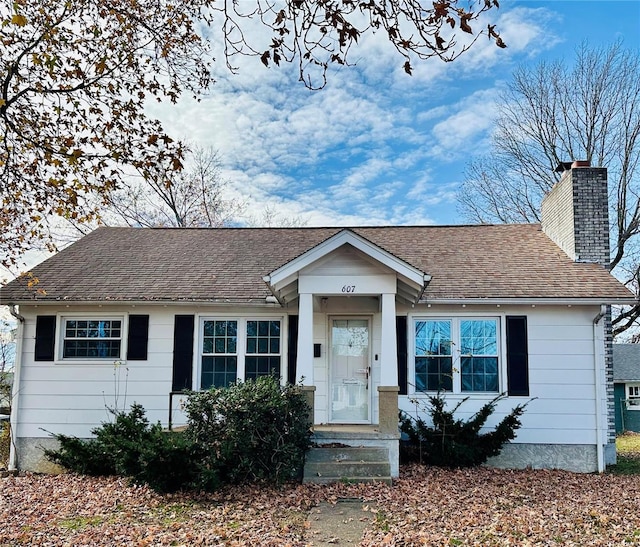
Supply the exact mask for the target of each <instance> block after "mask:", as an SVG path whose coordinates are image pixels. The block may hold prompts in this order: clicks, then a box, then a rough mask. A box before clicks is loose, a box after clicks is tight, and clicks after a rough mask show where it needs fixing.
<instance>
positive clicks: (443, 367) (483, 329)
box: [414, 317, 500, 393]
mask: <svg viewBox="0 0 640 547" xmlns="http://www.w3.org/2000/svg"><path fill="white" fill-rule="evenodd" d="M499 361H500V359H499V320H498V318H475V317H460V318H434V319H416V320H415V321H414V365H415V368H414V382H415V383H414V385H415V390H416V391H417V392H420V391H423V392H424V391H438V390H443V391H452V392H454V393H458V392H459V393H497V392H498V391H499V388H500V375H499V370H500V367H499Z"/></svg>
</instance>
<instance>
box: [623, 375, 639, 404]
mask: <svg viewBox="0 0 640 547" xmlns="http://www.w3.org/2000/svg"><path fill="white" fill-rule="evenodd" d="M624 391H625V396H626V399H627V410H640V382H627V383H626V384H625V386H624Z"/></svg>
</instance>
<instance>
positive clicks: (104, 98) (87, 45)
mask: <svg viewBox="0 0 640 547" xmlns="http://www.w3.org/2000/svg"><path fill="white" fill-rule="evenodd" d="M497 8H498V2H497V0H472V1H470V2H461V1H460V0H439V1H436V2H424V1H423V0H360V1H356V0H243V1H242V2H238V1H237V0H221V1H218V0H108V1H102V0H73V1H71V0H62V1H60V0H39V1H38V2H34V1H33V0H14V1H12V2H5V3H2V4H0V43H1V44H2V55H1V56H0V192H1V194H0V195H1V199H2V212H1V213H0V253H1V254H2V256H3V258H2V262H1V264H2V265H3V266H5V267H12V266H16V265H17V262H18V260H19V257H20V256H21V255H22V254H23V253H24V252H25V251H27V250H29V249H31V248H33V247H34V245H36V244H40V245H44V246H46V247H48V248H49V249H51V250H53V249H54V247H55V245H54V240H53V238H52V237H51V235H50V234H49V233H48V230H47V228H46V225H47V223H48V222H49V220H50V219H51V218H52V217H56V216H57V217H62V218H65V219H68V220H70V221H71V222H72V223H74V224H76V225H83V224H85V223H90V222H92V221H94V220H95V219H96V218H98V214H99V209H100V207H101V206H102V204H103V202H104V203H106V202H108V201H109V199H110V197H111V195H112V193H113V192H114V191H118V190H123V189H125V188H127V186H128V183H129V182H130V177H131V176H132V173H145V174H146V173H152V174H153V175H152V176H156V174H157V168H156V166H162V169H164V170H166V169H169V171H170V172H172V173H175V172H178V171H180V169H181V168H182V166H183V159H184V153H185V150H184V147H183V145H182V144H181V143H180V142H175V141H174V140H173V139H172V138H171V137H170V136H169V134H168V133H167V132H166V131H165V129H164V128H163V127H162V124H161V123H160V122H159V121H158V120H155V119H152V118H150V117H149V116H148V115H147V113H146V112H145V105H146V104H147V102H148V101H167V102H169V103H175V102H176V101H177V100H178V99H179V98H180V97H181V96H182V95H183V94H184V93H190V94H192V95H193V96H196V97H198V96H199V95H200V94H201V93H203V92H205V91H206V90H207V89H208V88H209V86H210V85H211V83H212V81H211V75H210V63H211V62H212V61H213V59H212V57H211V48H210V45H211V42H212V41H213V40H214V39H220V40H221V41H222V42H223V43H224V52H225V56H226V63H227V66H228V67H229V68H230V69H231V70H232V72H233V70H234V67H233V59H234V57H235V56H237V55H250V56H256V57H257V58H259V59H260V60H262V62H263V63H264V64H265V65H267V66H271V65H272V64H275V65H278V64H281V63H283V62H288V63H297V64H298V68H299V75H300V80H301V81H302V82H304V85H306V86H307V87H309V88H313V89H315V88H320V87H323V86H324V84H325V83H326V78H327V70H328V67H329V66H331V65H332V64H333V65H349V64H351V61H350V51H351V49H352V47H354V46H355V45H356V44H357V43H358V42H359V41H360V40H361V38H362V37H363V36H364V35H366V34H371V33H374V32H379V33H382V36H383V37H384V38H385V39H386V40H388V43H389V46H390V47H391V48H392V49H393V50H395V51H396V52H397V53H398V54H399V55H400V62H401V63H402V65H401V66H403V67H404V70H405V71H406V72H407V73H411V71H412V65H413V64H415V63H416V62H419V61H422V60H426V59H431V58H434V57H435V58H439V59H441V60H443V61H452V60H454V59H456V58H457V57H458V56H459V55H461V54H462V53H464V52H465V51H467V50H468V49H469V48H470V47H472V46H473V44H474V43H475V42H476V40H477V39H478V37H479V36H481V35H485V36H488V37H489V39H490V40H492V41H493V42H494V43H495V44H496V45H497V46H499V47H505V44H504V43H503V41H502V39H501V38H500V36H499V34H498V32H497V31H496V30H495V25H492V24H490V23H487V22H485V21H483V22H482V23H481V22H480V19H481V18H482V17H483V16H484V14H485V13H487V12H491V11H492V10H493V11H494V10H495V9H497ZM217 33H219V34H217ZM460 36H464V37H465V39H460ZM265 40H266V41H265ZM167 173H168V172H167ZM171 178H172V177H171V176H169V174H168V175H167V177H166V179H165V180H163V181H162V182H158V184H165V183H166V182H167V181H170V180H171ZM151 184H152V185H153V184H154V183H153V179H152V180H151ZM157 187H159V186H157ZM209 213H211V214H212V211H209ZM211 221H212V222H213V217H212V219H211Z"/></svg>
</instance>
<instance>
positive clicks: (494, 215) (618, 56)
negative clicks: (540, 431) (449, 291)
mask: <svg viewBox="0 0 640 547" xmlns="http://www.w3.org/2000/svg"><path fill="white" fill-rule="evenodd" d="M638 74H640V55H639V52H638V51H637V50H627V49H624V48H623V46H622V43H621V42H617V43H615V44H613V45H612V46H610V47H609V48H607V49H591V48H589V47H588V45H587V44H583V45H582V46H581V47H580V48H579V49H578V50H577V51H576V57H575V62H574V65H573V67H570V68H569V67H567V66H566V65H565V64H563V63H553V64H545V63H541V64H539V65H537V66H535V67H522V68H520V69H518V70H517V71H516V72H515V74H514V76H513V79H512V81H511V82H510V84H509V87H508V89H507V91H506V92H505V93H504V95H503V96H502V97H501V99H500V102H499V117H498V120H497V123H496V132H495V135H494V138H493V151H492V153H491V155H490V156H489V157H486V158H481V159H479V160H476V161H474V162H472V163H471V165H470V166H469V168H468V171H467V176H466V178H465V182H464V184H463V186H462V188H461V191H460V193H459V203H460V209H461V212H462V213H463V214H464V215H466V216H467V218H470V219H472V220H475V221H482V222H537V221H538V219H539V211H540V202H541V200H542V197H543V196H544V194H545V193H546V192H548V191H549V190H550V189H551V187H552V186H553V185H554V184H555V182H556V180H557V176H558V175H557V174H556V173H555V172H554V169H555V167H556V166H557V165H558V164H559V163H560V162H562V161H568V160H574V159H586V160H590V161H591V164H592V165H599V166H603V167H607V168H608V174H609V193H610V206H611V214H610V219H611V247H612V253H611V262H610V267H611V269H612V271H613V273H614V274H615V275H617V276H618V277H619V278H620V279H621V280H622V281H623V282H625V283H626V284H627V286H628V287H629V288H631V289H632V290H633V291H634V292H635V294H636V295H638V289H639V286H640V284H639V283H638V280H639V279H640V78H638ZM639 318H640V303H639V304H637V305H636V306H633V307H632V308H630V309H625V310H622V311H621V312H620V313H619V314H618V315H616V316H615V317H614V318H613V325H614V332H615V333H617V334H621V333H622V332H624V331H625V330H627V329H629V328H631V327H633V326H637V325H638V320H639Z"/></svg>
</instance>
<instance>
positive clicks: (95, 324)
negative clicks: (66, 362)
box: [62, 318, 122, 359]
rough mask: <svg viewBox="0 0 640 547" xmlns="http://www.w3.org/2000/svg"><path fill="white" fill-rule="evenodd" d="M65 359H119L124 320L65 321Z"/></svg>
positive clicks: (63, 354)
mask: <svg viewBox="0 0 640 547" xmlns="http://www.w3.org/2000/svg"><path fill="white" fill-rule="evenodd" d="M63 324H64V337H63V341H62V357H63V359H78V358H88V359H118V358H120V350H121V346H122V319H94V318H73V319H71V318H66V319H63Z"/></svg>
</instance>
